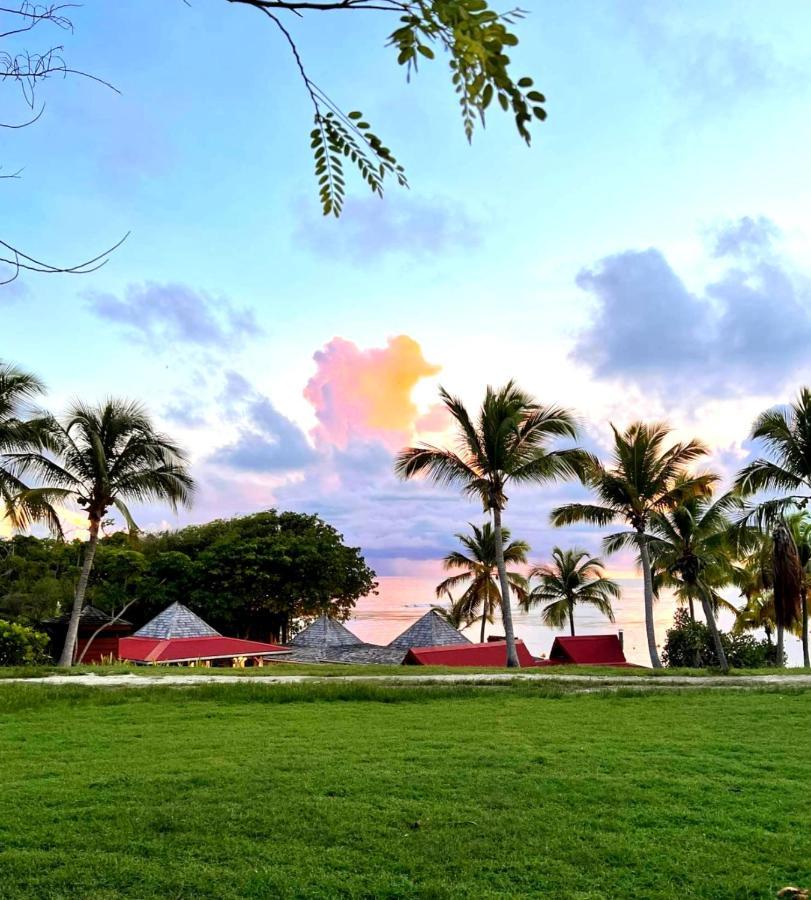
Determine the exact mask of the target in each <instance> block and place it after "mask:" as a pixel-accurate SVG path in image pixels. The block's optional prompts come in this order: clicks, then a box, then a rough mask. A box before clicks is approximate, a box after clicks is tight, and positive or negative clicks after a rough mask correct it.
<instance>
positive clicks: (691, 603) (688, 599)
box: [687, 597, 696, 622]
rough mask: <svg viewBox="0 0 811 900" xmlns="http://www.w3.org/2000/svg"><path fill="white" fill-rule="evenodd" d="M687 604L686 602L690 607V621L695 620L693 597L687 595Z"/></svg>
mask: <svg viewBox="0 0 811 900" xmlns="http://www.w3.org/2000/svg"><path fill="white" fill-rule="evenodd" d="M687 604H688V606H689V608H690V621H691V622H695V620H696V610H695V607H694V606H693V598H692V597H688V598H687Z"/></svg>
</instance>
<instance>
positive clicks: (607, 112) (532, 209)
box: [0, 0, 811, 657]
mask: <svg viewBox="0 0 811 900" xmlns="http://www.w3.org/2000/svg"><path fill="white" fill-rule="evenodd" d="M526 8H527V9H528V13H529V14H528V16H527V18H526V19H525V20H524V21H522V22H521V23H520V24H519V25H517V26H516V30H517V32H518V34H519V36H520V38H521V44H520V46H519V47H518V48H516V49H515V51H514V52H513V54H512V57H513V61H514V66H515V70H516V75H521V74H529V75H531V76H532V77H533V78H534V80H535V83H536V85H537V86H538V87H539V89H540V90H542V91H543V92H544V93H545V95H546V97H547V110H548V119H547V121H546V122H544V123H542V124H538V125H537V127H535V128H534V129H533V133H534V139H533V143H532V146H531V147H529V148H528V147H526V146H525V145H524V144H523V143H522V142H521V141H520V139H519V138H518V136H517V134H516V133H515V132H514V130H513V128H512V126H511V124H510V121H509V117H507V116H500V115H499V114H498V113H495V112H494V113H493V115H491V116H490V117H489V118H488V120H487V127H486V129H484V130H481V129H479V130H478V132H477V133H476V135H475V137H474V140H473V143H472V145H470V146H469V145H468V143H467V141H466V140H465V137H464V133H463V130H462V123H461V119H460V117H459V115H458V104H457V101H456V99H455V97H454V94H453V92H452V89H451V86H450V81H449V73H448V69H447V65H446V62H445V61H444V60H442V59H441V58H438V59H437V60H436V61H435V62H434V63H428V62H427V61H426V62H425V64H424V65H422V66H421V68H420V71H419V73H418V74H417V75H416V76H414V77H412V78H411V80H410V82H407V81H406V78H405V73H404V71H403V70H402V69H401V68H400V67H398V66H397V65H396V54H395V53H394V52H393V51H392V50H391V48H387V47H386V46H385V38H386V35H387V34H388V33H389V31H391V29H392V28H393V27H394V26H393V25H392V24H391V22H390V21H389V18H388V16H387V14H385V13H372V12H367V13H361V12H358V11H355V12H353V13H352V14H351V15H349V14H347V13H314V14H312V15H309V16H305V17H303V18H301V19H298V18H296V19H293V20H291V21H290V22H289V23H288V25H289V27H290V29H291V31H292V33H293V34H294V36H295V39H296V41H297V44H298V46H299V49H300V52H301V55H302V59H303V60H304V64H305V66H306V68H307V70H308V73H309V75H310V77H311V78H312V79H313V80H314V81H315V82H316V83H318V84H319V85H320V86H321V87H322V88H324V89H325V90H326V91H327V92H328V93H329V94H330V96H331V97H333V99H334V100H336V102H338V103H339V104H340V105H341V106H342V107H343V108H344V109H347V110H348V109H360V110H362V111H363V112H364V115H365V117H366V118H367V119H368V121H369V122H370V123H371V124H372V126H373V128H374V129H375V131H376V132H377V133H378V134H380V135H381V136H382V137H383V138H384V140H385V142H386V143H387V145H388V146H390V147H391V148H392V150H393V152H394V153H395V155H396V156H397V158H398V160H399V161H400V162H401V163H402V164H403V165H404V166H405V168H406V172H407V175H408V178H409V182H410V189H408V190H404V189H400V188H397V187H396V186H390V187H389V188H388V190H387V191H386V193H385V196H384V198H383V199H382V200H381V199H378V198H376V197H374V196H372V195H371V194H369V192H368V189H367V188H366V187H365V185H364V184H362V183H360V182H359V181H358V180H356V179H354V178H353V177H352V176H351V175H350V177H349V178H348V180H347V189H348V196H347V200H346V204H345V210H344V214H343V216H342V217H341V219H340V220H337V221H336V220H334V219H332V218H328V219H325V218H324V217H323V216H322V215H321V212H320V208H319V203H318V197H317V191H316V184H315V181H314V179H313V175H312V169H313V164H312V159H311V155H310V154H311V150H310V148H309V136H308V135H309V130H310V127H311V108H310V106H309V100H308V97H307V94H306V92H305V90H304V87H303V85H302V83H301V80H300V78H299V76H298V73H297V70H296V67H295V65H294V62H293V60H292V58H291V55H290V52H289V48H288V47H287V46H286V45H285V43H284V41H283V40H282V38H281V36H280V35H279V34H278V32H276V31H275V30H274V28H273V27H272V23H270V22H268V21H266V20H265V19H264V18H263V17H262V16H261V15H259V14H258V13H257V11H256V10H252V9H249V8H240V7H235V6H234V5H232V4H228V3H225V2H224V0H192V2H191V3H190V4H185V3H183V2H181V0H169V2H166V0H138V2H135V0H121V2H118V3H115V4H110V3H102V2H101V0H87V2H86V3H85V4H84V5H83V6H82V7H81V8H79V9H76V10H73V11H72V12H71V17H72V19H73V22H74V31H73V33H67V32H61V31H60V32H56V33H55V34H53V35H51V34H48V33H47V31H46V30H45V29H41V30H40V31H39V32H38V35H39V36H38V37H37V38H36V40H35V38H34V37H33V34H32V35H30V36H26V41H27V43H25V44H22V45H21V46H28V47H29V48H35V49H36V48H38V47H41V46H43V45H44V44H46V43H49V42H50V43H54V42H58V43H62V44H64V48H65V49H64V53H63V55H64V57H65V58H66V59H67V60H68V62H69V64H70V65H71V67H73V68H77V69H83V70H85V71H88V72H92V73H93V74H94V75H97V76H98V77H100V78H103V79H104V80H106V81H109V82H110V83H111V84H113V85H115V87H116V88H117V89H118V91H119V92H120V93H117V92H115V91H113V90H110V89H108V88H105V87H104V86H102V85H100V84H98V83H96V82H94V81H90V80H88V79H82V78H79V77H72V78H70V77H69V78H66V79H61V78H56V79H52V80H50V81H49V82H47V83H46V84H45V85H43V86H42V88H41V90H40V93H39V95H38V99H39V100H40V101H44V102H45V111H44V113H43V115H42V116H41V118H40V119H39V120H38V121H37V122H36V123H35V124H34V125H32V126H31V127H29V128H26V129H22V130H15V131H9V130H6V129H4V130H3V133H2V134H0V140H2V154H3V158H2V160H1V161H0V162H2V165H3V169H4V171H6V172H11V171H17V170H18V169H20V168H22V169H23V171H22V173H21V177H20V178H18V179H9V180H7V181H4V182H3V184H2V190H3V191H4V194H5V197H6V202H5V203H4V204H3V205H2V208H0V229H2V231H0V237H2V239H4V240H10V241H12V242H13V243H15V244H16V245H18V246H21V247H23V248H25V249H28V250H29V252H31V253H33V254H34V255H37V256H40V257H44V258H47V259H49V260H55V261H62V260H64V261H75V260H78V259H84V258H86V257H88V256H92V255H94V254H95V253H96V252H98V251H99V250H101V249H104V248H105V247H107V246H109V245H111V244H112V243H114V242H115V241H117V240H118V239H119V238H120V237H121V236H123V235H124V234H127V233H128V234H129V236H128V237H127V240H126V241H125V243H124V244H123V245H122V246H121V247H120V248H119V249H118V250H117V251H116V252H115V253H114V254H113V255H112V257H111V259H110V261H109V263H108V264H107V265H106V266H105V267H104V268H103V269H101V270H99V271H97V272H95V273H92V274H90V275H86V276H81V277H76V276H48V277H46V276H28V275H26V276H23V277H21V278H20V279H18V280H17V281H16V282H14V283H13V284H11V285H9V286H6V287H4V288H0V312H1V313H2V322H3V338H4V340H3V345H2V349H1V350H0V356H2V357H3V358H7V359H10V360H12V361H14V362H16V363H17V364H19V365H21V366H23V367H25V368H27V369H30V370H33V371H35V372H37V373H38V374H39V375H41V377H42V378H44V379H45V381H46V382H47V384H48V387H49V393H48V397H47V403H48V405H49V406H50V407H51V408H52V409H54V410H55V411H59V410H60V409H62V408H64V407H65V406H66V405H67V403H68V402H69V401H70V400H71V399H73V398H76V397H81V398H83V399H86V400H101V399H103V398H104V397H106V396H110V395H114V396H125V397H128V398H133V399H137V400H140V401H142V402H144V403H145V404H146V405H147V406H148V408H149V410H150V411H151V413H152V414H153V416H154V417H155V419H156V420H157V421H158V423H159V424H160V426H161V427H162V428H163V429H165V430H166V431H168V432H170V433H171V434H172V435H173V436H174V437H175V438H176V439H177V440H179V441H180V442H181V443H182V444H183V445H184V446H185V447H186V448H188V451H189V453H190V456H191V459H192V466H193V473H194V475H195V477H196V479H197V481H198V483H199V490H198V494H197V499H196V502H195V505H194V507H193V508H192V509H191V510H190V511H184V512H182V513H181V514H180V515H179V516H177V517H176V516H174V515H172V514H171V513H169V512H168V511H167V510H166V509H162V508H158V507H154V508H147V509H142V510H140V511H139V512H138V517H139V524H141V525H142V526H143V527H145V528H161V527H175V526H176V525H178V524H183V523H186V522H199V521H206V520H208V519H211V518H214V517H220V516H229V515H233V514H237V513H250V512H252V511H256V510H259V509H263V508H267V507H270V506H275V507H279V508H290V509H299V510H306V511H311V512H318V513H319V514H320V515H322V516H323V517H324V518H325V519H327V520H328V521H330V522H331V523H333V524H334V525H335V526H336V527H337V528H338V529H339V530H340V531H341V532H342V533H343V534H344V536H345V538H346V539H347V541H348V542H349V543H351V544H353V545H357V546H360V547H361V548H362V550H363V552H364V554H365V556H366V558H367V560H368V561H369V563H370V565H372V567H373V568H374V569H375V571H376V572H377V573H378V575H379V578H380V585H381V587H380V594H379V595H378V596H377V597H374V598H370V599H369V600H368V601H365V602H363V603H361V604H360V605H359V624H358V629H359V630H360V631H363V630H364V629H367V631H368V632H369V633H370V634H372V633H373V635H374V636H377V637H389V636H392V635H393V634H394V633H396V632H397V631H399V630H401V626H402V627H404V623H405V621H406V620H407V619H409V618H413V617H414V616H415V615H416V614H417V613H418V612H421V611H424V609H425V608H427V607H428V606H430V604H431V603H432V602H433V588H434V586H435V584H436V583H437V581H438V580H439V577H440V575H441V567H440V564H439V560H440V559H441V557H442V556H443V555H444V554H445V553H447V552H448V551H449V550H451V549H453V548H454V545H455V539H454V535H455V534H456V533H457V532H460V531H464V530H465V529H466V527H467V523H468V522H471V521H476V522H479V521H481V520H482V513H481V510H480V509H479V508H477V506H476V505H474V504H471V503H468V502H466V501H462V500H460V499H458V498H457V497H456V496H455V495H454V494H453V493H451V492H448V491H443V490H438V489H436V488H433V487H431V486H428V485H424V484H414V483H407V484H402V483H399V482H397V481H396V479H395V478H394V476H393V473H392V458H393V454H394V453H395V452H396V451H397V450H398V449H399V448H400V447H402V446H404V445H405V444H409V443H411V442H413V441H415V440H434V441H442V440H444V439H445V437H446V435H445V428H446V424H447V423H446V421H445V419H444V418H443V416H442V414H441V410H440V409H439V408H438V406H437V390H438V387H439V385H443V386H445V387H446V388H448V389H449V390H451V391H452V392H453V393H455V394H458V395H460V396H461V397H462V398H463V399H464V400H465V401H466V402H468V403H469V404H471V405H475V404H476V403H477V402H478V401H479V400H480V398H481V396H482V394H483V391H484V388H485V386H486V385H487V384H495V385H499V384H501V383H503V382H505V381H506V380H507V379H509V378H515V379H516V380H517V381H518V382H519V383H520V384H521V385H522V386H523V387H524V388H525V389H526V390H528V391H530V392H531V393H533V394H534V395H535V396H537V397H538V399H539V400H541V401H542V402H547V403H559V404H563V405H565V406H568V407H570V408H572V409H573V410H575V411H576V412H577V414H578V415H579V416H580V418H581V420H582V422H583V425H584V435H583V442H584V443H585V444H586V445H587V446H588V447H590V448H591V449H593V450H594V451H595V452H598V453H605V452H606V451H607V449H608V446H609V441H610V423H615V424H617V425H619V426H623V425H625V424H627V423H628V422H630V421H632V420H634V419H638V418H644V419H666V420H667V421H668V422H670V423H671V424H672V426H673V427H674V429H675V432H676V435H677V436H678V437H699V438H701V439H703V440H704V441H706V442H707V444H708V445H709V446H710V448H711V450H712V457H711V460H710V462H711V465H712V466H714V467H715V468H716V469H717V470H718V471H720V472H721V473H722V474H723V475H724V476H725V477H726V478H729V477H731V475H732V474H733V473H734V472H735V471H736V470H737V468H739V467H740V466H741V465H742V464H743V463H744V462H745V461H746V460H747V459H749V458H750V457H751V455H752V454H753V452H755V450H756V449H757V448H755V447H753V445H752V444H751V442H749V441H748V440H747V435H748V431H749V427H750V425H751V422H752V420H753V418H754V417H755V415H756V414H757V413H759V412H760V411H762V410H763V409H765V408H768V407H769V406H772V405H774V404H776V403H784V402H787V401H788V400H790V399H791V397H792V396H793V395H794V394H795V393H796V391H797V388H798V387H799V386H800V385H801V384H803V383H808V382H809V380H811V371H809V370H810V369H811V361H809V358H808V354H807V352H806V348H807V347H808V346H809V342H810V341H811V288H810V287H809V264H808V259H809V249H811V222H809V219H808V209H809V208H811V181H810V180H809V174H808V171H809V170H808V160H807V148H808V146H811V120H809V118H808V116H807V109H808V105H809V100H810V99H811V81H810V79H809V76H811V62H809V60H808V55H807V40H806V38H807V35H808V33H809V29H811V8H809V6H808V4H807V3H805V2H800V0H781V2H779V3H775V4H772V5H771V6H770V8H769V11H768V15H767V16H764V11H763V6H762V4H761V3H756V2H742V0H736V2H731V0H729V2H726V0H718V2H716V3H713V4H712V5H711V7H710V8H708V5H707V4H706V3H700V2H693V0H688V2H678V3H677V2H675V0H673V2H671V0H662V2H660V3H657V4H655V7H654V5H653V4H639V3H635V2H631V0H573V2H571V3H567V4H563V5H561V4H541V3H530V4H526ZM3 90H4V91H5V92H6V93H5V100H6V105H5V107H4V109H7V110H8V109H10V110H14V109H15V103H16V104H17V106H16V110H17V112H19V114H20V116H21V117H22V116H24V115H25V106H24V104H23V103H22V100H21V99H19V98H18V97H17V96H16V94H12V93H11V92H10V88H9V86H7V85H6V86H4V88H3ZM581 493H582V492H581V491H580V489H579V488H577V487H575V486H574V485H571V484H562V485H556V486H553V487H546V488H542V489H535V490H521V491H516V492H515V495H514V496H512V497H511V501H510V506H509V509H508V511H507V514H506V523H507V524H508V525H509V527H511V529H512V531H513V534H514V536H516V537H521V538H523V539H526V540H528V541H529V542H530V544H531V545H532V548H533V552H532V559H533V561H535V562H541V561H544V560H545V559H547V558H548V556H549V552H550V550H551V547H552V546H554V545H555V544H560V545H563V546H570V545H574V544H578V545H583V546H586V547H587V548H590V549H595V550H596V549H597V548H598V546H599V534H597V533H596V532H594V531H592V530H588V529H578V528H570V529H566V530H558V531H555V530H553V529H552V528H551V527H550V526H549V524H548V517H549V510H550V508H551V507H552V506H554V505H555V504H557V503H559V502H562V501H565V500H567V499H571V498H573V497H577V496H580V495H581ZM609 570H610V571H611V572H612V573H613V574H614V575H616V577H618V578H621V579H623V585H624V586H627V593H626V597H625V599H624V601H623V612H622V617H621V618H622V621H621V622H620V625H622V626H624V627H625V628H626V629H627V631H628V633H629V635H631V636H632V640H631V643H632V646H633V648H636V647H637V645H638V647H639V648H641V649H642V656H643V657H644V649H643V642H642V637H641V630H640V629H639V626H640V623H641V610H640V604H639V597H638V580H637V579H636V578H635V573H634V571H633V561H632V560H630V559H623V558H621V557H618V558H615V559H612V560H610V561H609ZM671 614H672V607H670V606H668V604H667V603H665V602H663V603H662V605H661V609H660V611H659V618H660V626H659V630H660V633H661V634H660V636H662V634H663V629H664V627H665V624H666V622H667V621H668V619H669V618H670V615H671ZM369 622H372V623H373V624H372V625H370V624H369ZM381 623H382V624H381ZM583 625H584V627H585V628H586V629H592V630H605V629H606V627H607V624H606V623H605V621H604V620H603V621H600V619H599V617H593V616H590V615H589V614H588V613H584V614H583ZM519 626H520V627H519V632H521V633H524V634H525V635H526V637H527V639H528V640H529V641H530V642H531V644H532V645H533V647H534V648H535V649H538V650H548V644H549V635H548V633H546V632H545V631H544V630H543V629H539V628H538V627H537V617H535V618H529V619H528V618H526V617H524V618H522V620H521V621H520V622H519ZM369 629H371V631H370V630H369ZM375 629H377V630H375ZM522 629H523V632H522ZM633 652H636V650H635V649H634V650H632V653H633Z"/></svg>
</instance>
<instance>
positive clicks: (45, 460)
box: [9, 400, 194, 666]
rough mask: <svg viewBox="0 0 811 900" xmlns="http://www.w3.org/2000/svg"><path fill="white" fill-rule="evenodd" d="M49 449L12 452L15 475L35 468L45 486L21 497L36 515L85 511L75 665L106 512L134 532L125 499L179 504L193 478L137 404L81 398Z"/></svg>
mask: <svg viewBox="0 0 811 900" xmlns="http://www.w3.org/2000/svg"><path fill="white" fill-rule="evenodd" d="M51 448H52V450H51V452H31V451H29V452H22V453H14V454H11V455H10V457H9V458H10V459H11V460H12V461H13V466H14V470H15V471H16V472H17V473H19V474H31V475H32V476H33V477H34V478H36V479H37V481H38V482H39V484H40V485H41V486H40V487H38V488H33V489H29V490H26V491H24V492H23V493H22V495H21V497H20V501H21V502H24V503H27V504H28V506H29V508H30V509H31V510H33V511H34V513H36V512H37V511H41V510H42V509H43V508H44V506H45V505H46V504H48V505H49V504H53V503H65V502H71V501H73V502H75V503H76V504H78V505H79V506H80V507H82V508H83V509H84V510H85V512H86V513H87V521H88V539H87V545H86V547H85V552H84V559H83V562H82V570H81V573H80V575H79V580H78V582H77V585H76V593H75V596H74V601H73V609H72V611H71V617H70V622H69V625H68V631H67V636H66V638H65V646H64V648H63V650H62V655H61V657H60V659H59V665H61V666H70V665H72V663H73V657H74V652H75V648H76V636H77V632H78V627H79V616H80V614H81V611H82V606H83V605H84V596H85V591H86V589H87V582H88V579H89V577H90V571H91V569H92V567H93V558H94V556H95V553H96V545H97V543H98V538H99V528H100V526H101V522H102V519H103V518H104V516H105V515H106V514H107V512H108V510H109V509H110V508H111V507H115V508H116V509H117V510H118V511H119V512H120V513H121V515H122V516H123V517H124V520H125V521H126V523H127V526H128V527H129V529H130V531H136V530H137V526H136V524H135V522H134V520H133V518H132V515H131V514H130V511H129V509H128V508H127V503H130V502H132V501H133V500H134V501H136V502H148V501H151V500H159V501H165V502H167V503H168V504H169V505H170V506H171V507H172V509H176V508H177V506H178V505H179V504H183V505H188V504H189V503H190V502H191V496H192V493H193V491H194V482H193V481H192V478H191V476H190V475H189V472H188V469H187V466H186V456H185V454H184V453H183V451H182V450H181V449H180V447H178V446H177V445H176V444H175V443H174V442H173V441H172V440H171V439H170V438H168V437H167V436H165V435H163V434H159V433H158V432H156V431H155V430H154V428H153V426H152V423H151V421H150V419H149V416H148V414H147V413H146V411H145V410H144V408H143V407H142V406H140V405H139V404H137V403H128V402H126V401H122V400H107V401H106V402H105V403H103V404H101V405H100V406H87V405H85V404H83V403H77V404H75V405H74V406H73V407H72V408H71V409H70V410H69V412H68V414H67V416H66V417H65V419H64V421H62V422H54V423H53V426H52V431H51Z"/></svg>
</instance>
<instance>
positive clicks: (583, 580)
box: [521, 547, 620, 636]
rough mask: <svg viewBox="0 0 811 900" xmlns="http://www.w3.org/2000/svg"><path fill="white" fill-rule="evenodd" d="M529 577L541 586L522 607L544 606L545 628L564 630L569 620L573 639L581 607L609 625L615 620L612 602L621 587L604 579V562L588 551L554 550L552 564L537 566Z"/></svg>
mask: <svg viewBox="0 0 811 900" xmlns="http://www.w3.org/2000/svg"><path fill="white" fill-rule="evenodd" d="M529 574H530V581H531V579H533V578H537V579H538V581H539V584H537V585H536V586H535V587H533V588H532V590H531V591H530V592H529V594H528V595H527V597H526V599H525V600H523V601H522V604H521V605H522V606H523V607H524V608H525V609H527V610H530V609H533V608H534V607H536V606H543V609H542V610H541V619H542V621H543V623H544V624H545V625H549V626H550V627H552V628H563V626H564V625H565V624H566V622H567V621H568V623H569V630H570V632H571V634H572V636H574V634H575V628H574V610H575V607H576V606H578V605H580V606H585V605H589V606H593V607H594V608H595V609H597V610H598V611H599V612H601V613H602V614H603V615H604V616H605V617H606V618H607V619H608V620H609V622H613V621H614V609H613V606H612V603H611V601H612V600H616V599H618V598H619V596H620V588H619V585H618V584H617V583H616V582H615V581H612V580H611V579H610V578H606V577H605V573H604V566H603V562H602V560H600V559H598V558H597V557H594V556H591V555H590V554H589V553H588V552H587V551H586V550H580V549H578V548H576V547H575V548H573V549H569V550H561V548H560V547H554V548H553V550H552V562H551V563H545V564H544V565H540V566H534V567H533V568H532V569H531V570H530V573H529ZM544 604H545V605H544Z"/></svg>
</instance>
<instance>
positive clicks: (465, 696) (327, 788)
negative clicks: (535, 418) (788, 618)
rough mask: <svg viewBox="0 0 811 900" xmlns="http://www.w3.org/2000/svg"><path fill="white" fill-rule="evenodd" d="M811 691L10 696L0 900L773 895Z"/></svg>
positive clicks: (804, 807)
mask: <svg viewBox="0 0 811 900" xmlns="http://www.w3.org/2000/svg"><path fill="white" fill-rule="evenodd" d="M809 722H811V692H810V691H807V690H791V689H787V688H782V689H779V690H771V691H767V690H755V691H740V692H737V691H736V692H734V693H733V694H729V693H727V692H716V693H712V692H709V691H704V690H699V691H690V692H689V693H688V692H684V693H682V692H676V693H667V694H641V695H640V694H638V693H636V694H627V695H625V694H612V695H609V694H588V695H584V694H572V693H569V692H567V691H566V690H565V689H563V688H560V687H554V686H551V685H543V684H540V683H537V684H536V683H532V684H530V685H524V686H505V687H475V688H471V687H460V686H457V687H437V686H430V687H422V688H419V687H415V686H412V687H409V686H403V687H396V686H382V685H373V684H351V685H347V684H337V683H336V684H326V685H307V686H284V687H275V688H269V687H267V686H264V685H258V684H251V683H250V682H246V683H245V684H244V685H242V684H240V685H232V686H228V685H203V686H198V687H196V688H195V689H193V690H191V689H187V688H170V687H153V688H133V689H128V690H118V689H112V690H108V689H96V690H90V689H86V688H81V687H78V686H66V687H63V688H58V687H52V686H39V685H8V684H7V685H4V686H2V687H0V896H2V897H3V898H16V897H25V898H29V897H48V898H51V897H65V898H76V897H78V898H117V897H137V898H152V897H160V898H171V897H178V898H179V897H188V898H199V897H217V898H220V897H224V898H227V897H325V898H331V897H369V898H373V897H374V898H377V897H392V898H393V897H430V898H443V897H471V898H474V897H475V898H487V897H553V898H567V900H568V898H573V900H576V898H612V900H613V898H624V897H638V898H645V900H648V898H651V900H653V898H665V897H667V898H680V900H681V898H690V897H704V898H711V900H721V898H738V900H739V898H750V897H751V898H755V897H757V898H761V897H762V898H772V897H774V896H775V893H776V891H777V890H778V889H779V888H780V887H782V886H783V885H786V884H796V883H799V884H801V885H805V886H809V885H811V804H809V803H808V796H807V793H808V785H809V783H811V754H810V753H809V752H808V747H807V737H808V734H809Z"/></svg>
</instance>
